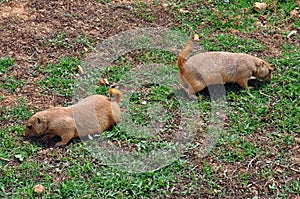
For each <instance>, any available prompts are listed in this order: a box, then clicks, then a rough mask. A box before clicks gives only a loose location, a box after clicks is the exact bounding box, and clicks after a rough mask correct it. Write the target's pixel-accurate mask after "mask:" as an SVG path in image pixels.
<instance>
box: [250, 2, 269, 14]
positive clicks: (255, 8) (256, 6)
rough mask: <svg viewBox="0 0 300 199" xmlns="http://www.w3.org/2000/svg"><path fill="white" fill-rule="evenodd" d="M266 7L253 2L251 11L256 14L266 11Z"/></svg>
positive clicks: (263, 4) (264, 4)
mask: <svg viewBox="0 0 300 199" xmlns="http://www.w3.org/2000/svg"><path fill="white" fill-rule="evenodd" d="M267 7H268V5H267V4H266V3H260V2H255V3H254V5H253V9H254V10H255V11H256V12H261V11H265V10H266V9H267Z"/></svg>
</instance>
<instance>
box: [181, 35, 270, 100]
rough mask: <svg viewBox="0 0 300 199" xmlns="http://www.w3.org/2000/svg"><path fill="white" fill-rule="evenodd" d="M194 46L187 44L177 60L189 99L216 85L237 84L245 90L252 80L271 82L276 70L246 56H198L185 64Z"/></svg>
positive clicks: (204, 54)
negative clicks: (207, 87)
mask: <svg viewBox="0 0 300 199" xmlns="http://www.w3.org/2000/svg"><path fill="white" fill-rule="evenodd" d="M192 46H193V42H192V41H191V40H190V41H188V43H187V45H186V47H185V49H184V50H183V51H182V52H181V53H180V54H179V56H178V59H177V65H178V68H179V71H180V77H181V80H182V84H183V86H184V88H185V89H186V90H187V92H188V93H189V95H190V96H191V95H192V94H194V93H197V92H199V91H201V90H203V89H204V88H205V87H206V86H208V85H213V84H224V83H229V82H235V83H238V84H239V85H240V86H241V87H242V88H245V89H246V88H248V80H249V79H251V78H252V77H256V78H258V79H261V80H271V75H272V71H273V70H274V69H273V68H272V67H271V66H270V64H269V63H267V62H265V61H263V60H262V59H259V58H257V57H254V56H251V55H247V54H244V53H230V52H206V53H199V54H196V55H194V56H192V57H190V58H189V59H188V60H187V61H186V62H185V58H186V57H187V55H188V54H189V52H190V51H191V48H192Z"/></svg>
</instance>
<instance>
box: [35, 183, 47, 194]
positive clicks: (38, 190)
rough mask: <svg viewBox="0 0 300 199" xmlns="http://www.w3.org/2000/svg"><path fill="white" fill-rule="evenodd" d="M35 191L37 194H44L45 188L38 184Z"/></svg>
mask: <svg viewBox="0 0 300 199" xmlns="http://www.w3.org/2000/svg"><path fill="white" fill-rule="evenodd" d="M33 191H34V192H35V193H43V192H44V191H45V187H44V186H43V185H41V184H37V185H35V186H34V187H33Z"/></svg>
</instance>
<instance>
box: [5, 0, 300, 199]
mask: <svg viewBox="0 0 300 199" xmlns="http://www.w3.org/2000/svg"><path fill="white" fill-rule="evenodd" d="M41 2H43V1H41ZM62 2H63V1H62ZM90 2H91V4H93V5H94V7H96V6H99V10H100V11H101V9H102V11H103V10H105V9H107V10H108V11H107V12H108V13H110V14H112V13H114V11H115V10H117V11H118V13H115V14H116V16H119V18H124V19H126V20H128V21H129V22H131V23H137V26H138V27H147V26H154V27H156V26H164V27H169V28H170V29H173V30H177V31H179V32H182V33H185V34H187V35H193V34H194V33H197V34H199V36H200V42H199V43H198V46H202V48H203V50H204V51H232V52H245V53H249V54H252V55H257V56H259V57H261V58H263V59H265V60H267V61H268V62H270V63H271V65H272V66H274V67H275V68H276V71H275V72H274V76H273V79H272V81H271V83H269V84H268V83H265V82H258V81H252V82H251V84H252V85H253V86H254V87H255V88H254V89H252V90H242V89H240V88H239V87H238V86H237V85H235V84H229V85H226V86H225V88H226V117H225V118H224V125H223V126H222V130H221V133H220V137H219V138H218V140H217V142H216V143H215V145H214V147H213V149H212V150H211V151H210V152H209V154H208V155H207V156H205V157H202V156H201V155H200V154H201V152H202V151H199V149H201V143H202V138H201V136H202V135H203V133H205V132H206V128H203V129H202V128H201V129H198V131H197V136H196V138H195V139H194V140H193V141H192V143H191V144H190V145H189V146H188V148H187V149H186V150H185V152H184V153H182V155H181V156H180V158H178V159H177V160H175V161H174V162H173V163H172V164H170V165H169V166H166V167H164V168H161V169H159V170H157V171H153V172H144V173H130V172H127V171H125V170H118V169H117V168H115V167H113V166H109V165H103V163H102V162H101V161H99V159H97V158H95V157H94V156H93V155H92V154H91V152H90V150H89V148H88V147H87V145H86V143H85V142H81V141H80V140H76V139H75V140H72V142H71V143H70V144H68V145H67V146H65V147H59V148H53V143H54V142H49V143H43V142H41V141H40V140H39V139H26V138H24V137H23V134H24V130H25V123H26V121H27V119H28V118H29V117H30V116H31V115H32V114H33V113H34V112H36V111H38V110H43V109H45V108H48V107H50V106H56V105H61V106H66V105H70V104H71V103H72V102H71V100H72V93H73V91H74V88H75V82H76V80H77V79H78V77H79V74H78V73H79V72H78V65H81V64H82V60H84V58H85V56H86V55H87V54H88V53H89V52H93V51H94V50H95V48H96V46H97V44H98V43H100V42H101V41H102V40H104V39H105V38H106V37H109V36H113V35H114V34H115V33H116V32H118V31H122V30H123V28H124V30H125V29H126V28H127V29H131V28H135V26H134V25H132V27H123V26H122V25H120V24H123V25H124V23H121V22H120V21H118V20H119V19H115V21H114V20H113V19H112V18H108V19H107V18H106V17H107V16H106V15H104V14H103V18H102V20H103V21H102V23H103V24H104V25H103V26H104V29H105V28H106V27H108V26H109V27H111V29H109V30H107V31H105V33H103V35H104V36H103V35H101V36H100V38H98V34H96V35H95V34H93V33H92V31H90V32H89V31H86V29H85V26H84V25H81V26H79V27H81V28H78V32H80V31H82V32H80V34H79V35H72V34H73V32H74V31H72V30H68V31H67V30H66V29H67V28H65V27H63V25H62V24H64V23H66V24H68V25H67V27H72V24H73V23H70V21H67V20H66V18H67V19H69V18H70V19H72V20H73V19H74V20H75V21H76V23H78V24H84V23H79V22H80V21H83V22H85V23H86V24H89V22H87V21H85V20H86V19H85V18H88V17H91V18H88V19H90V23H91V24H92V23H94V18H92V16H89V15H87V16H86V15H81V13H79V12H76V8H77V9H78V10H80V9H85V6H86V8H88V9H91V10H92V11H94V10H93V9H92V8H93V7H92V8H91V6H90V5H89V4H84V3H83V2H82V5H77V6H78V7H72V6H71V7H70V8H69V7H67V6H66V7H64V6H62V7H59V6H58V5H57V4H54V5H55V6H57V7H56V8H57V9H58V11H57V13H58V14H63V15H62V17H61V18H62V19H63V20H64V21H61V22H60V23H59V24H61V26H62V27H63V28H61V27H59V26H58V25H57V26H55V25H56V24H55V23H54V22H53V23H52V22H51V23H50V25H51V27H52V28H53V29H52V31H50V33H51V34H50V35H47V36H44V35H42V36H40V37H39V38H36V40H35V39H31V40H28V44H27V45H24V44H22V43H21V42H20V40H22V39H19V37H18V38H17V39H13V38H10V37H9V36H7V38H8V39H7V41H3V42H2V44H3V46H5V48H4V47H3V48H1V51H0V55H1V58H0V90H1V94H0V103H1V105H0V107H1V110H0V113H1V116H0V127H1V128H0V139H1V142H0V173H1V179H0V189H1V190H0V196H1V198H35V197H37V198H39V197H40V198H218V197H219V198H298V197H299V195H300V183H299V182H300V159H299V158H300V148H299V145H300V134H299V132H300V126H299V119H300V113H299V107H300V106H299V100H300V86H299V79H300V71H299V61H300V51H299V43H300V36H299V29H300V20H299V14H298V17H297V16H294V17H293V16H291V15H290V11H292V10H294V9H298V11H299V7H300V5H299V2H297V1H266V3H268V5H269V7H268V8H267V10H266V11H262V12H261V13H257V12H255V11H254V10H253V9H252V6H253V4H254V2H255V1H226V2H227V3H226V2H225V3H224V1H220V2H219V3H217V1H184V2H175V1H174V2H172V3H169V4H166V5H163V4H160V3H158V2H156V1H155V2H152V3H143V2H134V3H126V2H123V3H119V4H115V3H112V2H107V1H92V0H91V1H90ZM0 3H1V4H0V8H1V7H2V8H4V7H5V6H9V5H11V6H12V7H13V6H16V7H18V5H17V4H16V3H15V2H14V1H0ZM14 3H15V4H14ZM45 4H47V2H46V3H45ZM62 4H64V3H62ZM47 5H48V4H47ZM49 5H52V4H49ZM26 6H27V7H29V8H30V9H31V10H34V9H33V8H35V7H34V6H37V7H38V8H39V9H41V8H43V6H45V5H44V4H38V3H37V2H32V3H30V4H26ZM55 6H54V8H52V10H51V9H50V10H49V12H54V10H55ZM73 6H76V5H73ZM29 8H28V9H29ZM61 8H63V9H65V10H59V9H61ZM100 8H101V9H100ZM30 9H29V10H30ZM37 10H38V9H37ZM41 10H43V9H41ZM46 10H47V9H46ZM62 11H64V12H63V13H61V12H62ZM100 11H99V12H100ZM96 13H97V12H96ZM35 14H36V13H35ZM22 16H27V15H26V14H23V15H22ZM49 16H50V15H47V17H49ZM93 16H96V14H93ZM101 16H102V15H101ZM101 16H100V17H101ZM1 17H3V16H1ZM27 17H28V16H27ZM64 17H66V18H64ZM11 18H12V19H14V20H10V19H9V18H5V17H4V18H3V19H4V20H8V22H9V23H5V24H4V23H2V24H0V31H2V33H3V35H5V34H6V33H7V34H6V35H9V34H8V32H12V31H14V30H15V28H16V27H15V26H18V25H19V26H20V27H21V25H20V24H18V23H19V21H18V19H17V20H16V19H15V18H13V17H12V16H11ZM37 18H38V17H37ZM53 19H55V18H53ZM106 19H107V20H108V21H109V23H107V24H106V23H105V20H106ZM28 20H31V19H28ZM33 20H34V19H33ZM78 21H79V22H78ZM114 22H115V23H114ZM40 23H42V22H40ZM44 23H46V22H45V21H44ZM111 23H112V24H111ZM119 23H120V24H119ZM110 24H111V25H110ZM114 24H118V27H121V28H120V29H118V28H116V27H114ZM50 25H49V26H50ZM116 26H117V25H116ZM96 27H97V28H99V29H101V28H103V27H102V26H101V25H100V27H98V26H95V27H94V26H92V29H95V28H96ZM60 28H61V29H60ZM64 28H65V29H64ZM33 29H34V28H33ZM292 30H297V31H298V33H296V34H295V35H293V36H292V37H291V38H287V35H288V34H289V33H290V32H291V31H292ZM64 31H65V32H64ZM84 31H86V32H84ZM25 32H26V31H25ZM26 34H29V33H28V32H26ZM16 35H19V34H17V33H16ZM29 35H30V34H29ZM9 38H10V39H9ZM20 38H22V37H20ZM14 41H15V43H14ZM35 41H36V42H35ZM5 42H7V43H5ZM6 44H11V46H9V45H7V46H8V47H6ZM20 46H22V47H20ZM37 48H38V52H37V53H36V54H35V50H36V49H37ZM7 49H9V50H7ZM11 52H13V53H11ZM24 57H25V58H24ZM40 60H43V61H40ZM149 63H159V64H165V65H167V66H168V67H170V69H172V70H177V69H176V54H174V53H173V54H172V53H168V52H164V51H161V50H150V51H135V52H133V53H129V54H126V55H123V56H122V57H120V58H119V59H118V60H115V62H114V64H112V66H108V67H107V68H106V70H105V71H104V75H103V77H105V78H107V79H108V81H109V82H110V83H118V81H119V80H120V79H121V78H122V77H123V76H124V74H126V72H127V71H129V70H130V69H133V68H135V67H136V66H137V65H138V64H144V65H147V64H149ZM108 88H109V87H108V86H107V85H99V86H97V87H96V90H95V92H97V93H99V94H104V95H107V91H108ZM140 91H141V92H137V93H136V94H135V95H132V96H131V99H130V103H129V104H128V107H129V109H130V111H131V112H130V114H131V116H132V117H133V119H134V121H135V122H136V123H137V124H139V125H146V124H148V123H149V122H150V120H151V114H150V113H148V112H145V111H144V110H148V111H149V107H151V105H153V104H155V103H157V102H159V103H160V104H161V106H163V107H164V108H166V109H167V110H168V113H167V118H168V119H167V120H166V121H165V120H163V122H166V123H167V124H168V125H167V129H168V130H169V131H166V132H165V133H164V134H163V135H159V136H157V137H155V138H153V139H150V140H149V139H147V138H141V137H135V136H132V134H130V133H128V132H124V131H122V129H120V128H118V126H115V127H113V128H112V129H111V130H109V131H106V132H104V136H105V137H106V138H107V139H110V140H111V141H112V142H113V143H115V144H116V145H118V146H121V147H123V148H124V149H129V150H136V151H138V152H140V153H144V152H145V151H149V150H151V149H155V148H160V147H163V146H165V145H167V144H168V139H167V137H168V135H170V134H171V135H172V129H174V128H175V127H176V125H177V123H178V122H177V120H176V119H177V118H176V117H177V111H178V108H177V103H178V102H177V101H176V99H175V98H174V97H173V95H172V93H173V91H172V90H169V89H167V88H166V87H164V86H161V85H152V86H148V87H147V86H145V87H143V88H142V89H141V90H140ZM198 98H199V101H198V102H197V105H196V106H197V108H198V109H199V111H200V118H201V120H203V122H204V124H205V125H204V126H206V125H208V124H209V122H210V116H211V115H210V113H211V107H212V106H213V104H212V103H213V102H212V101H211V99H210V98H209V95H208V92H207V90H205V91H204V92H201V93H199V95H198ZM128 107H127V108H128ZM123 108H125V107H123ZM152 114H153V113H152ZM154 114H157V113H156V112H155V111H154ZM172 125H173V126H172ZM165 127H166V126H165ZM170 129H171V130H170ZM37 184H42V185H43V186H44V187H45V192H44V193H35V192H34V188H33V187H34V186H35V185H37Z"/></svg>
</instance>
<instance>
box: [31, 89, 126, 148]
mask: <svg viewBox="0 0 300 199" xmlns="http://www.w3.org/2000/svg"><path fill="white" fill-rule="evenodd" d="M109 93H110V94H111V95H115V97H114V98H113V99H110V98H109V97H106V96H103V95H92V96H89V97H87V98H85V99H83V100H81V101H79V102H78V103H77V104H74V105H72V106H69V107H54V108H50V109H47V110H45V111H40V112H37V113H36V114H34V115H33V116H32V117H30V118H29V120H28V122H27V125H26V132H25V136H40V135H45V134H46V135H45V136H44V137H43V140H46V139H49V138H51V137H54V136H56V135H58V136H60V137H61V141H60V142H57V143H56V146H61V145H65V144H67V143H68V142H69V141H70V140H71V139H72V138H75V137H79V136H87V135H89V134H94V133H100V132H101V131H104V130H106V129H108V128H109V127H110V126H111V125H113V124H114V123H116V122H118V121H120V119H121V111H120V107H119V103H120V101H121V97H122V93H121V91H119V90H118V89H114V88H112V89H110V90H109Z"/></svg>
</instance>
